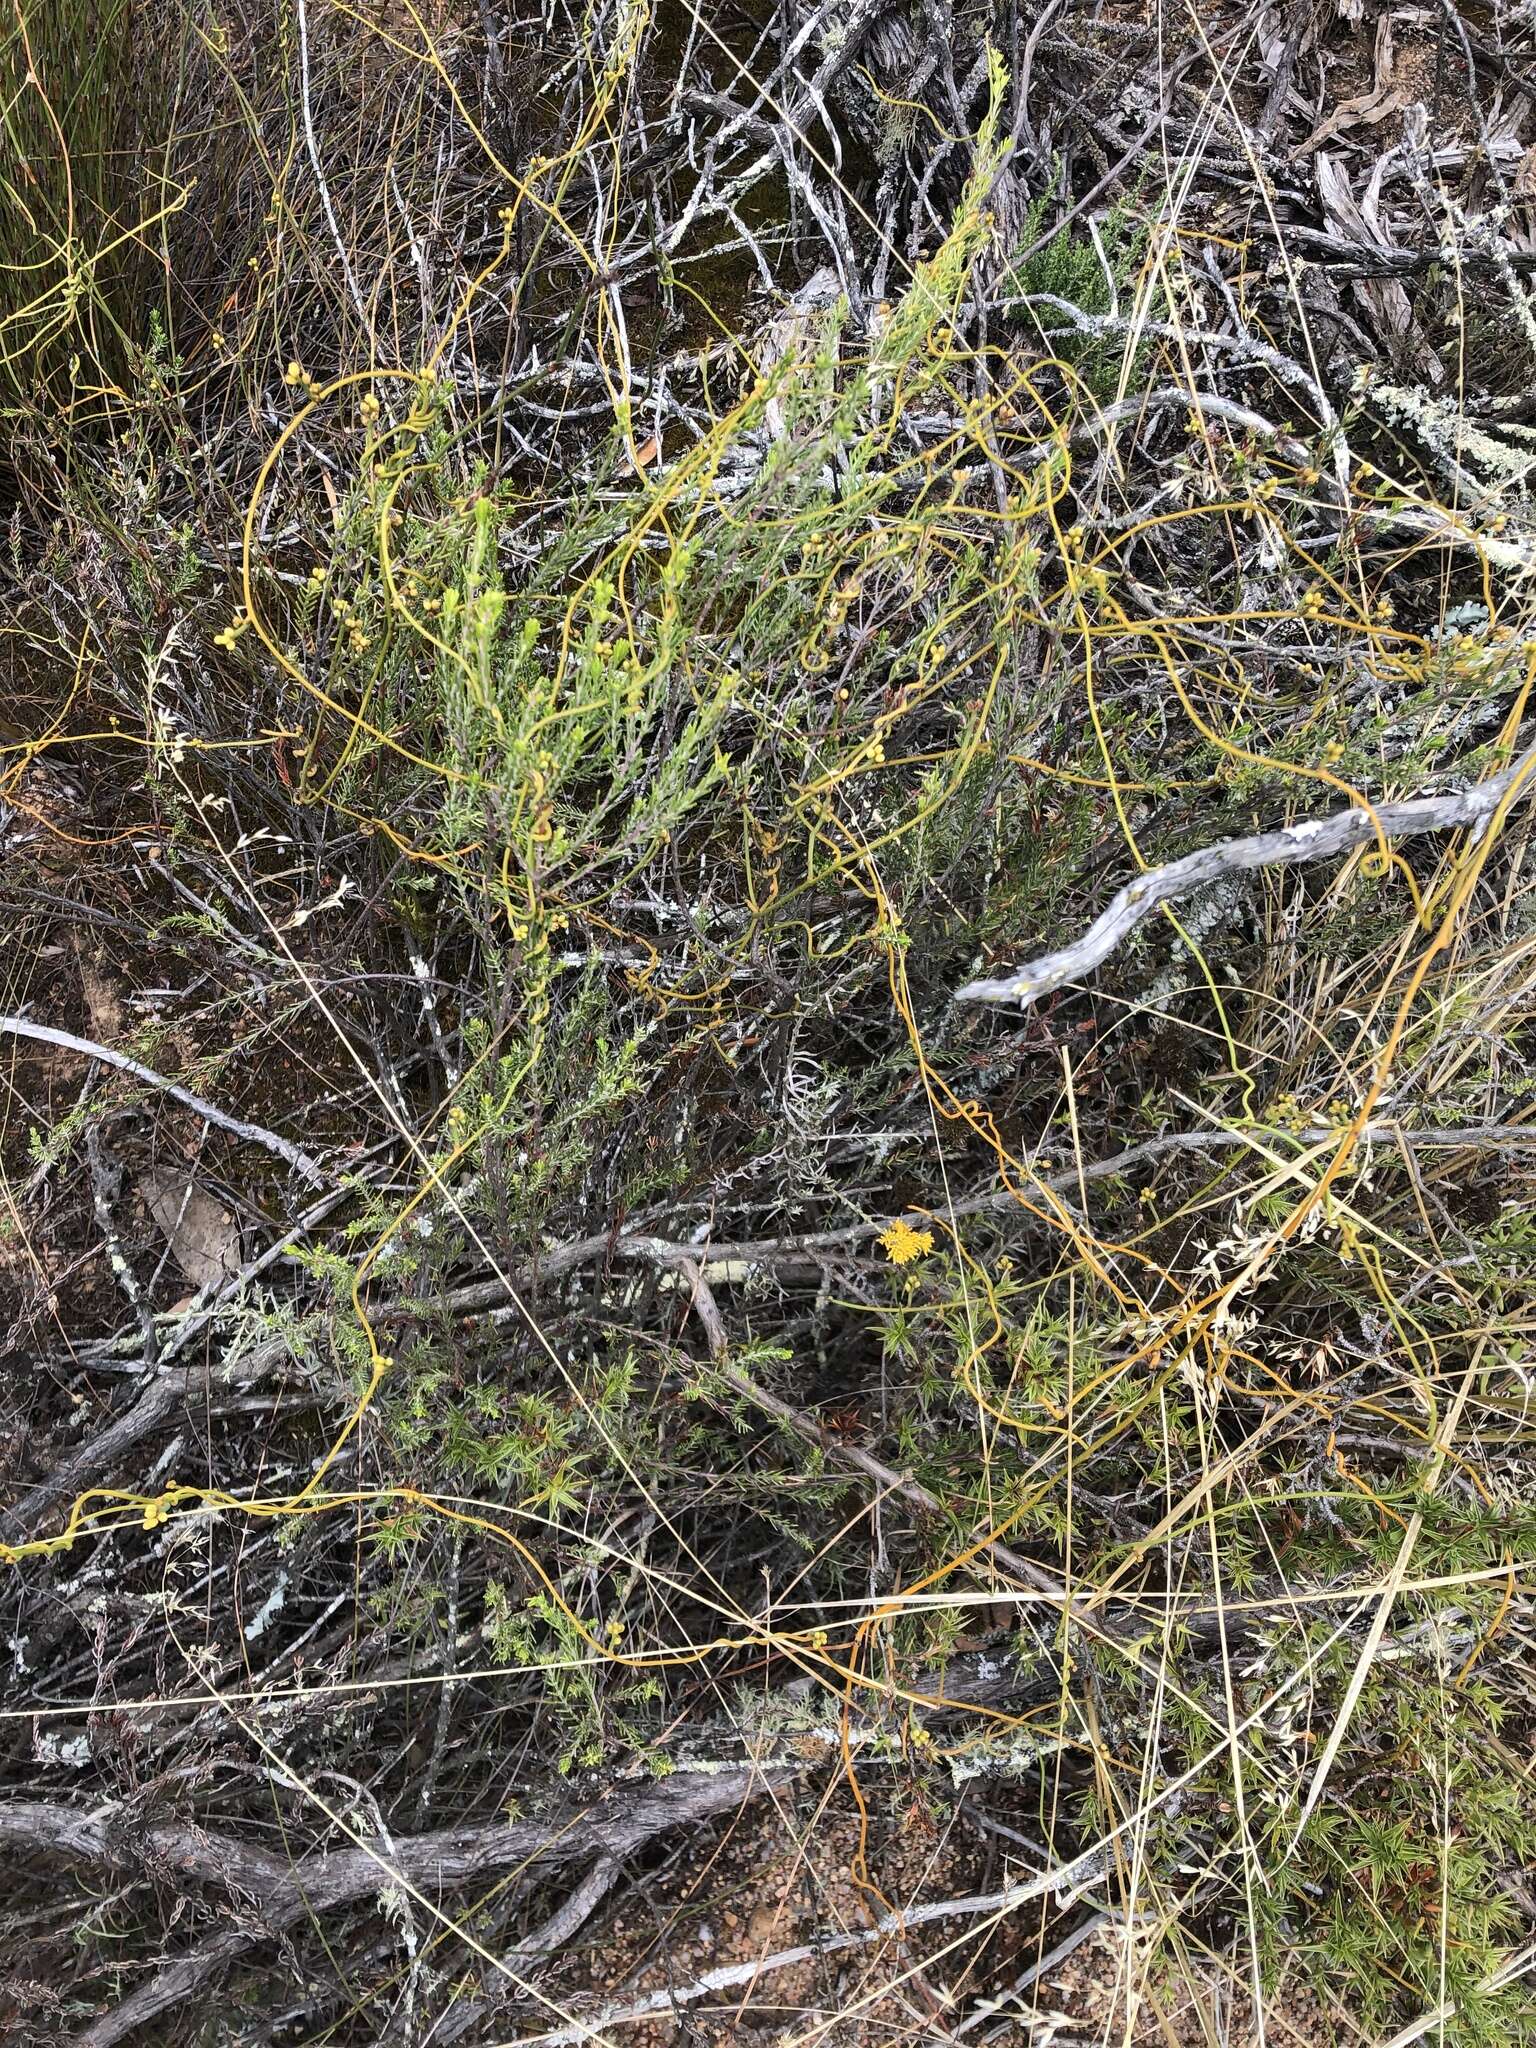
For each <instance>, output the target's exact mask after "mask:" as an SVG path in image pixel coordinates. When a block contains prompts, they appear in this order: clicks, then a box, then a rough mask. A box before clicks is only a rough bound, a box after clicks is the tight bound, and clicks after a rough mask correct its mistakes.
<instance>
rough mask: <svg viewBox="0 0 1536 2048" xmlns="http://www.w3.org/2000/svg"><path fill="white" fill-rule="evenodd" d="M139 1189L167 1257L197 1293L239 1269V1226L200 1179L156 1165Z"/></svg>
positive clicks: (220, 1284)
mask: <svg viewBox="0 0 1536 2048" xmlns="http://www.w3.org/2000/svg"><path fill="white" fill-rule="evenodd" d="M140 1185H141V1186H142V1187H143V1190H144V1199H145V1201H146V1202H147V1203H148V1204H149V1213H150V1215H151V1216H153V1217H154V1219H155V1222H156V1223H157V1224H158V1225H159V1226H160V1229H161V1230H162V1231H163V1232H164V1233H165V1237H166V1240H167V1242H168V1243H169V1245H170V1247H171V1255H172V1257H173V1258H174V1259H175V1261H176V1263H177V1265H178V1266H180V1268H181V1270H182V1272H183V1273H185V1275H186V1276H187V1278H188V1279H189V1280H190V1281H191V1282H192V1285H193V1286H194V1287H196V1288H198V1289H199V1290H201V1289H202V1288H204V1287H218V1286H222V1284H223V1283H224V1282H225V1281H226V1280H228V1279H229V1278H230V1277H231V1276H232V1275H233V1274H235V1273H238V1272H239V1270H240V1265H241V1257H240V1226H239V1224H238V1223H237V1222H236V1221H235V1219H234V1217H233V1216H232V1215H231V1214H230V1212H229V1210H228V1209H226V1208H225V1207H224V1204H223V1203H222V1202H220V1201H218V1200H216V1199H215V1197H214V1196H213V1195H211V1194H210V1193H209V1192H208V1190H207V1188H205V1187H204V1186H203V1185H202V1183H201V1182H200V1181H197V1180H194V1179H193V1177H192V1176H191V1174H189V1173H183V1172H181V1171H180V1170H179V1169H178V1168H176V1167H169V1166H165V1167H155V1168H152V1169H151V1171H150V1172H148V1173H146V1174H145V1175H144V1178H143V1180H142V1182H141V1183H140Z"/></svg>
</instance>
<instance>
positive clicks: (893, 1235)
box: [876, 1216, 933, 1266]
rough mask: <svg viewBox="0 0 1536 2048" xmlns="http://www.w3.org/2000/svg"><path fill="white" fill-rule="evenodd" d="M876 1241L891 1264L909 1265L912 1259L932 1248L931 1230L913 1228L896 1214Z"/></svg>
mask: <svg viewBox="0 0 1536 2048" xmlns="http://www.w3.org/2000/svg"><path fill="white" fill-rule="evenodd" d="M876 1242H877V1243H878V1244H879V1246H880V1249H881V1251H883V1252H884V1253H885V1256H886V1257H887V1258H888V1259H889V1260H890V1262H891V1264H892V1265H893V1266H909V1265H910V1264H911V1263H912V1261H913V1260H914V1259H920V1258H922V1256H923V1254H924V1253H925V1252H931V1251H932V1250H933V1232H932V1231H931V1230H914V1229H913V1228H912V1226H911V1224H910V1223H908V1222H907V1220H906V1218H905V1217H903V1216H898V1217H897V1218H896V1221H895V1222H894V1223H893V1224H892V1225H891V1226H890V1228H889V1229H888V1230H882V1231H881V1233H880V1236H879V1237H878V1239H877V1240H876Z"/></svg>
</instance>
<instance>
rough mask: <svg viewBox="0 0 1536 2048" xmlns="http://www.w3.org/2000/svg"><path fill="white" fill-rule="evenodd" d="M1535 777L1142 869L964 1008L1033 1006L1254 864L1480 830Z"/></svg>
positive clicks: (1526, 760) (1225, 844) (1314, 824)
mask: <svg viewBox="0 0 1536 2048" xmlns="http://www.w3.org/2000/svg"><path fill="white" fill-rule="evenodd" d="M1533 781H1536V750H1533V751H1531V752H1529V753H1526V754H1523V755H1521V757H1520V758H1519V760H1517V761H1515V762H1514V763H1512V765H1511V766H1510V767H1508V768H1506V769H1505V770H1504V772H1503V773H1502V774H1500V775H1493V776H1490V777H1489V778H1488V780H1487V781H1486V782H1478V783H1474V784H1473V785H1472V787H1471V788H1470V789H1464V790H1455V791H1452V792H1450V793H1448V794H1447V795H1445V796H1420V797H1408V798H1405V799H1404V800H1403V801H1401V802H1399V803H1388V804H1378V805H1376V806H1375V807H1374V808H1372V809H1370V810H1365V809H1363V808H1361V807H1359V806H1353V807H1351V808H1350V809H1349V810H1347V811H1335V812H1334V813H1333V814H1332V815H1331V816H1329V817H1326V818H1305V819H1303V820H1302V821H1301V822H1300V823H1299V824H1295V825H1285V826H1281V827H1279V828H1278V829H1277V830H1275V831H1273V832H1255V833H1253V834H1252V835H1251V836H1250V837H1249V838H1247V839H1224V840H1221V841H1219V842H1218V843H1217V844H1216V845H1214V846H1203V847H1201V848H1200V849H1199V851H1198V852H1196V853H1187V854H1185V855H1184V857H1183V859H1182V860H1175V861H1169V862H1168V863H1167V865H1166V866H1164V867H1160V868H1152V869H1149V870H1148V872H1147V873H1146V874H1143V875H1138V876H1137V877H1136V879H1135V880H1134V881H1133V882H1127V883H1126V884H1125V886H1124V888H1123V889H1121V890H1120V891H1119V892H1118V894H1117V895H1116V896H1115V898H1114V900H1113V901H1112V902H1111V903H1110V905H1109V908H1108V909H1107V910H1105V911H1104V912H1103V914H1102V915H1101V916H1099V917H1098V918H1096V919H1095V920H1094V922H1093V923H1092V924H1091V925H1090V926H1089V927H1088V930H1087V931H1086V932H1085V933H1084V934H1083V936H1082V937H1081V938H1080V939H1077V940H1074V941H1073V943H1072V944H1071V945H1070V946H1063V947H1062V948H1061V949H1060V950H1059V951H1058V952H1055V953H1042V954H1040V955H1039V956H1038V957H1037V958H1036V959H1033V960H1028V961H1026V962H1025V963H1024V965H1023V966H1022V967H1016V968H1014V969H1013V970H1012V971H1011V972H1010V973H1008V974H1002V975H995V976H988V977H986V978H984V979H982V980H979V981H968V982H967V983H966V984H965V986H964V987H963V988H958V989H956V991H955V1000H956V1002H961V1003H1019V1004H1021V1005H1024V1006H1027V1005H1028V1004H1030V1003H1034V1002H1038V1001H1039V1000H1040V998H1041V997H1042V996H1044V995H1049V994H1050V992H1051V991H1052V990H1053V989H1057V988H1061V987H1062V986H1064V984H1066V983H1067V982H1077V981H1081V980H1083V979H1084V977H1085V976H1087V975H1089V974H1092V973H1093V972H1094V970H1095V969H1096V968H1098V967H1102V966H1103V964H1104V962H1105V961H1106V960H1107V959H1108V958H1109V956H1110V954H1111V953H1113V952H1114V950H1115V948H1116V947H1117V946H1119V945H1121V944H1123V943H1124V941H1125V940H1126V939H1128V938H1129V937H1130V935H1131V933H1132V932H1133V931H1134V930H1135V929H1136V927H1137V926H1138V925H1139V924H1141V923H1142V922H1143V921H1144V920H1145V919H1146V918H1149V917H1150V916H1151V915H1152V913H1153V911H1154V910H1156V909H1158V908H1159V907H1160V906H1161V905H1162V904H1164V903H1175V902H1177V901H1178V900H1179V898H1180V897H1182V896H1188V895H1190V894H1192V893H1193V892H1194V891H1195V890H1196V889H1204V888H1207V887H1209V886H1210V884H1211V883H1212V882H1219V881H1223V880H1225V879H1226V877H1227V876H1229V875H1239V874H1252V873H1254V872H1256V871H1257V870H1259V869H1261V868H1274V867H1296V866H1300V865H1302V864H1303V863H1309V862H1312V861H1319V860H1331V859H1332V858H1333V857H1334V856H1335V855H1336V854H1340V853H1348V852H1352V851H1353V850H1354V849H1355V848H1356V847H1358V846H1364V845H1366V844H1368V843H1369V842H1370V841H1372V840H1374V841H1376V843H1377V844H1378V845H1385V844H1386V843H1387V842H1389V841H1391V840H1394V839H1410V838H1413V837H1414V836H1416V835H1417V834H1420V833H1425V832H1452V831H1456V830H1458V829H1459V828H1461V827H1462V826H1465V825H1484V824H1486V823H1487V821H1488V820H1490V819H1491V818H1492V817H1493V815H1494V813H1495V812H1496V811H1498V810H1499V809H1500V807H1501V806H1503V805H1505V804H1506V803H1509V804H1513V803H1518V802H1523V801H1524V799H1525V798H1526V797H1528V796H1529V795H1530V793H1531V788H1532V786H1533Z"/></svg>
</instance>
